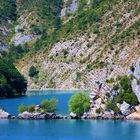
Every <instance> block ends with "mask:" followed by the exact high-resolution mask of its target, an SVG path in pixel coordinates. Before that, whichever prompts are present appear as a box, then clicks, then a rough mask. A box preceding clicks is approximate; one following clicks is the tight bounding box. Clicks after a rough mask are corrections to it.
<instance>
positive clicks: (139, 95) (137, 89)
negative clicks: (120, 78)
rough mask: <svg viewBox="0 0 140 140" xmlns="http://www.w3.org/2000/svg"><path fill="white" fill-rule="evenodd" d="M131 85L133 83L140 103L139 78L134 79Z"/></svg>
mask: <svg viewBox="0 0 140 140" xmlns="http://www.w3.org/2000/svg"><path fill="white" fill-rule="evenodd" d="M131 85H132V90H133V92H134V93H135V94H136V96H137V98H138V101H139V103H140V85H138V84H137V80H136V79H133V80H132V83H131Z"/></svg>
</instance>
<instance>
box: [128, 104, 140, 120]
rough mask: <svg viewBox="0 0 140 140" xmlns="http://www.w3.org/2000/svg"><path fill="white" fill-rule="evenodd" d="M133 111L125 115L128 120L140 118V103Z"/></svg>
mask: <svg viewBox="0 0 140 140" xmlns="http://www.w3.org/2000/svg"><path fill="white" fill-rule="evenodd" d="M134 110H135V111H134V112H133V113H131V114H130V115H128V116H127V117H126V119H128V120H140V105H138V106H136V107H135V108H134Z"/></svg>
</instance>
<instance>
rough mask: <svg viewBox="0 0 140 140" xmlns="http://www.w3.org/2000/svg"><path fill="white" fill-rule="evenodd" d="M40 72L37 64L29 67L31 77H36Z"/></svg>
mask: <svg viewBox="0 0 140 140" xmlns="http://www.w3.org/2000/svg"><path fill="white" fill-rule="evenodd" d="M38 73H39V71H38V70H37V69H36V67H35V66H31V67H30V69H29V76H30V77H34V76H35V75H37V74H38Z"/></svg>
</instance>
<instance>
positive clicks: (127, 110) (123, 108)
mask: <svg viewBox="0 0 140 140" xmlns="http://www.w3.org/2000/svg"><path fill="white" fill-rule="evenodd" d="M117 106H118V107H119V109H120V111H121V113H122V114H123V115H124V116H127V115H129V114H130V113H131V106H130V105H129V104H128V103H126V102H125V101H124V102H123V103H122V104H117Z"/></svg>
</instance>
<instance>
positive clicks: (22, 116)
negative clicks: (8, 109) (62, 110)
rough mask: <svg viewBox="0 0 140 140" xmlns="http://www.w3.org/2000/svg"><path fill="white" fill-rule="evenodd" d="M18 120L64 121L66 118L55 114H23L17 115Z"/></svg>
mask: <svg viewBox="0 0 140 140" xmlns="http://www.w3.org/2000/svg"><path fill="white" fill-rule="evenodd" d="M18 118H19V119H27V120H28V119H33V120H36V119H66V118H67V116H63V115H61V114H59V115H56V114H55V113H42V112H33V113H30V112H27V111H25V112H23V113H20V114H19V115H18Z"/></svg>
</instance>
